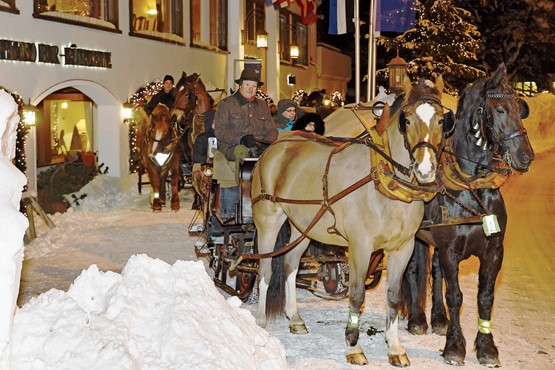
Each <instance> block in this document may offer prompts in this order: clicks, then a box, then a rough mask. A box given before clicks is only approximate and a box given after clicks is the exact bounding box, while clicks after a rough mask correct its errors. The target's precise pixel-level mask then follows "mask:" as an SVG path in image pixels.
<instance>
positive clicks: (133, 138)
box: [126, 81, 164, 173]
mask: <svg viewBox="0 0 555 370" xmlns="http://www.w3.org/2000/svg"><path fill="white" fill-rule="evenodd" d="M163 87H164V84H163V83H162V82H161V81H154V82H151V83H149V84H148V85H146V86H142V87H140V88H139V89H138V90H137V91H136V92H135V93H134V94H133V95H132V96H131V98H130V99H129V102H130V103H131V104H132V105H133V114H132V116H131V118H129V119H126V122H127V124H128V125H129V173H136V172H137V171H138V169H139V164H140V151H141V148H140V143H139V142H138V139H137V134H138V132H139V127H140V123H141V122H142V121H143V120H144V118H146V116H143V117H140V116H141V114H140V112H141V111H142V112H144V110H143V107H144V106H145V104H146V103H148V101H149V100H150V99H151V98H152V97H153V96H154V95H156V94H157V93H158V92H159V91H160V90H161V89H162V88H163Z"/></svg>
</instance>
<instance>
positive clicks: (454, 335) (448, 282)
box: [438, 246, 466, 366]
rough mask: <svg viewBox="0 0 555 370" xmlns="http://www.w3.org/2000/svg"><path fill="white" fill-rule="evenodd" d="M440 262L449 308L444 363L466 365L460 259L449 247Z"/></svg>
mask: <svg viewBox="0 0 555 370" xmlns="http://www.w3.org/2000/svg"><path fill="white" fill-rule="evenodd" d="M438 256H439V262H440V266H441V270H442V272H443V277H444V279H445V289H446V292H445V298H446V300H447V306H448V308H449V318H450V320H449V327H448V328H447V338H446V341H445V347H444V349H443V354H442V356H443V361H444V362H445V363H447V364H449V365H458V366H461V365H464V357H465V356H466V340H465V339H464V335H463V332H462V329H461V322H460V312H461V306H462V303H463V294H462V291H461V289H460V286H459V263H460V260H459V257H458V256H457V254H456V251H454V250H453V249H452V248H449V247H447V246H444V247H441V248H440V249H439V255H438Z"/></svg>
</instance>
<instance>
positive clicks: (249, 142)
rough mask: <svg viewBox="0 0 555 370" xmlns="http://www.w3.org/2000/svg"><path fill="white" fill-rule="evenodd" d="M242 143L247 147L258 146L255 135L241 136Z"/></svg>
mask: <svg viewBox="0 0 555 370" xmlns="http://www.w3.org/2000/svg"><path fill="white" fill-rule="evenodd" d="M241 144H243V145H244V146H246V147H247V148H254V147H255V146H256V140H255V139H254V136H253V135H245V136H243V137H242V138H241Z"/></svg>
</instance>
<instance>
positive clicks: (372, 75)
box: [366, 0, 376, 101]
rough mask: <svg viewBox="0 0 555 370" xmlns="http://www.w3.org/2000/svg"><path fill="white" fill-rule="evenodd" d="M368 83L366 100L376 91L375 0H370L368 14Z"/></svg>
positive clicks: (369, 99) (372, 97) (372, 96)
mask: <svg viewBox="0 0 555 370" xmlns="http://www.w3.org/2000/svg"><path fill="white" fill-rule="evenodd" d="M368 18H370V19H369V22H368V23H369V27H368V31H369V32H368V83H367V85H366V86H367V89H366V101H371V100H372V99H374V94H375V93H376V43H375V37H376V31H375V30H376V0H370V13H369V15H368Z"/></svg>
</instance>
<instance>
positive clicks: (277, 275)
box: [266, 221, 291, 317]
mask: <svg viewBox="0 0 555 370" xmlns="http://www.w3.org/2000/svg"><path fill="white" fill-rule="evenodd" d="M290 237H291V226H290V225H289V222H287V221H286V222H285V223H284V224H283V225H282V226H281V229H280V230H279V234H278V236H277V239H276V245H275V246H274V251H276V250H278V249H281V248H283V246H284V245H285V244H286V243H287V242H288V241H289V239H290ZM284 260H285V254H280V255H279V256H276V257H274V258H272V278H271V279H270V285H269V287H268V295H267V296H266V315H267V316H268V317H279V316H281V315H282V314H283V312H284V311H285V268H284V265H285V264H284Z"/></svg>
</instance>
